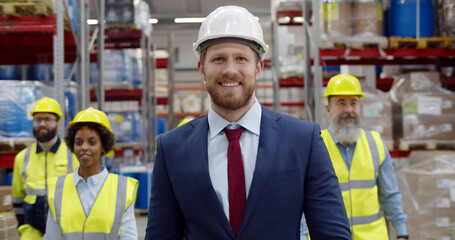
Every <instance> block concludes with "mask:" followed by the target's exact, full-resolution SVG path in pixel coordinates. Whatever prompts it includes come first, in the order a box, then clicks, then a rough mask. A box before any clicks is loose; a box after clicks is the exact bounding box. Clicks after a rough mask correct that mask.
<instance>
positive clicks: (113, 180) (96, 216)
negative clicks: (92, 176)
mask: <svg viewBox="0 0 455 240" xmlns="http://www.w3.org/2000/svg"><path fill="white" fill-rule="evenodd" d="M73 174H74V173H71V174H68V175H66V176H60V177H58V178H54V179H52V180H49V207H50V209H51V213H52V217H53V218H54V221H55V222H56V223H57V224H58V225H59V226H60V228H61V229H62V233H63V239H65V240H73V239H74V240H76V239H77V240H82V239H106V240H107V239H116V240H117V239H119V230H120V225H121V223H122V216H123V213H124V212H125V211H126V209H127V208H128V207H129V206H130V205H131V204H134V202H135V201H136V194H137V185H138V181H137V180H136V179H133V178H129V177H124V176H119V175H117V174H111V173H110V174H109V175H108V176H107V178H106V180H105V182H104V184H103V187H102V188H101V190H100V192H99V193H98V196H97V197H96V200H95V202H94V203H93V205H92V208H91V210H90V213H89V214H88V216H86V215H85V212H84V209H83V207H82V203H81V202H80V199H79V195H78V193H77V188H76V186H75V185H74V181H73ZM51 186H52V187H51Z"/></svg>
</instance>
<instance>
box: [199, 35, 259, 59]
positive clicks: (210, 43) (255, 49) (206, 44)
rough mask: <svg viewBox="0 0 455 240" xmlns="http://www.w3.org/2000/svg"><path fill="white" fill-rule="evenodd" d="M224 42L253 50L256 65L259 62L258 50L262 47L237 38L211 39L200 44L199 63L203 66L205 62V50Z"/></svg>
mask: <svg viewBox="0 0 455 240" xmlns="http://www.w3.org/2000/svg"><path fill="white" fill-rule="evenodd" d="M225 42H233V43H239V44H243V45H245V46H248V47H249V48H250V49H251V50H253V52H254V53H256V63H258V62H259V61H260V60H261V57H260V56H259V53H260V51H261V50H260V49H262V47H261V46H260V45H259V44H257V43H255V42H253V41H250V40H245V39H237V38H220V39H212V40H207V41H205V42H204V43H202V44H201V46H202V47H201V50H200V51H201V54H200V57H199V61H200V62H201V63H202V64H204V60H205V54H206V53H207V49H208V48H209V47H211V46H213V45H215V44H218V43H225Z"/></svg>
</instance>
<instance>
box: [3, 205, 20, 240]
mask: <svg viewBox="0 0 455 240" xmlns="http://www.w3.org/2000/svg"><path fill="white" fill-rule="evenodd" d="M0 239H5V240H19V239H20V237H19V233H18V232H17V220H16V215H15V214H14V212H13V211H8V212H0Z"/></svg>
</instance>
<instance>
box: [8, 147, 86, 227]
mask: <svg viewBox="0 0 455 240" xmlns="http://www.w3.org/2000/svg"><path fill="white" fill-rule="evenodd" d="M36 149H37V143H33V144H32V145H31V146H29V147H27V148H26V149H24V150H22V151H21V152H20V153H18V154H17V155H16V157H15V159H14V173H13V186H12V195H13V207H14V212H15V213H16V215H17V216H18V220H20V221H19V224H20V225H22V224H25V223H28V224H31V225H32V226H34V227H35V228H38V229H39V230H40V231H42V232H44V228H45V222H46V221H45V215H47V203H46V202H47V199H46V195H47V180H48V179H50V178H53V177H57V176H61V175H65V174H67V173H71V172H73V171H74V169H76V168H77V167H78V166H79V161H78V160H77V158H76V157H75V156H74V154H72V153H71V152H70V151H69V149H68V147H67V146H66V144H65V143H64V142H62V141H61V140H60V139H59V140H58V141H57V142H56V144H55V145H54V146H53V147H52V149H51V150H48V151H41V152H39V153H36Z"/></svg>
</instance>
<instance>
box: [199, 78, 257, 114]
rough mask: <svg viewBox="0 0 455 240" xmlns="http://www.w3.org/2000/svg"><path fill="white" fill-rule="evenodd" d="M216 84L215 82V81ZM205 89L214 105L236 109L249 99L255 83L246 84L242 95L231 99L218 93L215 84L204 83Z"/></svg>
mask: <svg viewBox="0 0 455 240" xmlns="http://www.w3.org/2000/svg"><path fill="white" fill-rule="evenodd" d="M215 84H216V83H215ZM206 87H207V91H208V93H209V95H210V98H211V100H212V101H213V103H214V104H215V105H216V106H219V107H221V108H223V109H226V110H238V109H240V108H243V107H245V106H246V105H247V104H248V101H250V99H251V97H252V96H253V93H254V87H255V85H254V84H252V85H248V86H246V87H245V88H244V91H243V95H242V96H241V97H240V98H237V99H231V97H225V96H222V95H221V94H219V93H218V92H217V91H219V88H217V86H216V85H213V86H211V85H206Z"/></svg>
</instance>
